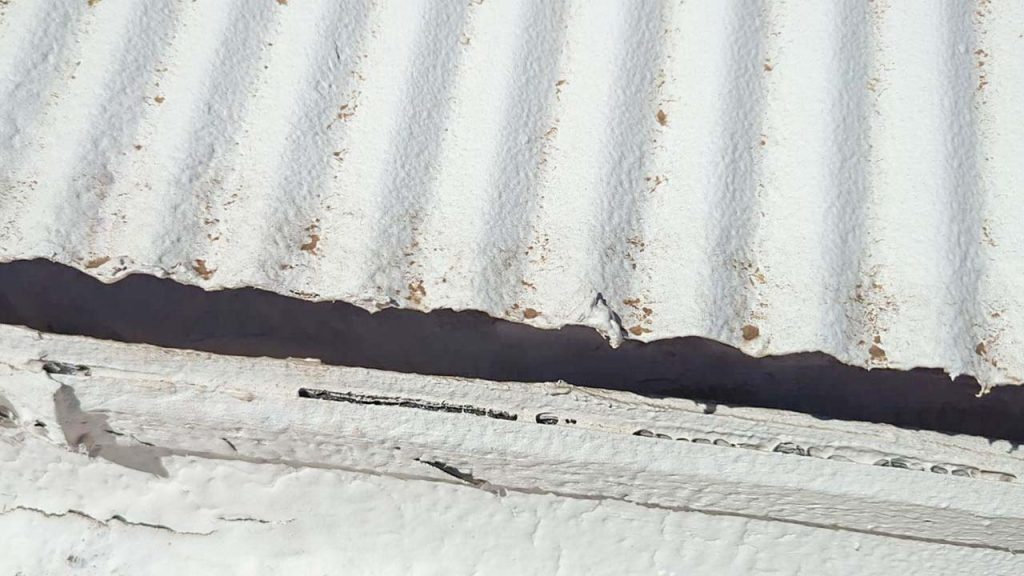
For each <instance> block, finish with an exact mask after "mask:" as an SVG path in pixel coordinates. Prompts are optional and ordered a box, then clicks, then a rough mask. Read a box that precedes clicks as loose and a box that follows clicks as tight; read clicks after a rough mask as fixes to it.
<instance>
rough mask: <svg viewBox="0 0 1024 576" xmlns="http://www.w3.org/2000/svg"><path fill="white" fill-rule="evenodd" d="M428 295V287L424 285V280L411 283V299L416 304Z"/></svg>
mask: <svg viewBox="0 0 1024 576" xmlns="http://www.w3.org/2000/svg"><path fill="white" fill-rule="evenodd" d="M426 295H427V289H426V288H424V287H423V281H422V280H417V281H415V282H410V283H409V300H412V301H413V303H414V304H419V303H420V302H422V301H423V298H424V297H425V296H426Z"/></svg>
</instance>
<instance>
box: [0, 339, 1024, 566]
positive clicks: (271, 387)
mask: <svg viewBox="0 0 1024 576" xmlns="http://www.w3.org/2000/svg"><path fill="white" fill-rule="evenodd" d="M0 344H2V347H0V349H2V350H0V397H2V399H3V405H4V406H5V407H6V410H4V411H3V414H5V415H6V417H5V426H2V427H0V535H2V537H3V540H4V542H5V543H8V546H6V547H5V548H7V553H5V554H4V555H3V556H2V557H0V568H3V569H4V570H5V571H6V572H11V573H15V572H17V571H19V570H20V571H22V572H24V573H26V574H28V573H53V572H57V573H60V572H65V571H67V572H71V571H77V572H78V573H84V574H109V573H139V572H144V573H170V572H172V571H173V572H174V573H180V570H181V569H182V568H183V567H185V568H191V569H194V570H196V571H197V572H199V573H209V572H212V571H216V572H218V573H228V574H232V573H249V572H252V571H258V572H260V571H262V572H265V571H267V570H270V571H279V570H291V571H300V572H303V573H334V572H337V571H338V570H339V569H341V568H342V567H343V568H344V570H345V571H354V572H358V573H382V574H391V573H404V574H407V573H410V572H434V571H439V570H445V571H447V572H450V573H455V574H475V573H489V574H490V573H562V574H575V573H585V574H621V573H636V572H643V573H664V574H723V573H762V572H771V571H777V572H779V573H787V574H788V573H793V574H795V573H798V572H801V571H802V572H805V573H806V572H810V573H823V572H827V573H836V574H844V573H849V574H891V573H893V571H894V570H898V571H900V572H905V573H907V574H934V573H942V572H946V571H950V570H954V571H956V570H968V571H972V572H982V573H986V574H1015V573H1019V572H1020V570H1021V563H1022V561H1021V560H1020V558H1021V556H1020V552H1021V551H1024V538H1022V537H1021V534H1024V518H1020V517H1019V515H1018V514H1017V513H1016V510H1019V509H1021V504H1022V503H1024V502H1022V498H1024V491H1022V490H1024V488H1022V484H1021V482H1020V481H1019V480H1018V479H1019V478H1024V461H1022V460H1021V459H1020V457H1019V455H1018V453H1017V450H1016V449H1015V448H1014V447H1012V446H1010V445H1009V444H1008V443H1005V442H989V441H987V440H984V439H981V438H974V437H966V436H946V435H942V434H938V433H928V432H915V431H906V430H899V429H894V428H891V427H889V426H884V425H871V424H857V423H844V422H839V421H819V420H815V419H813V418H811V417H808V416H803V415H798V414H791V413H785V412H777V411H769V410H761V409H749V408H730V407H725V406H720V407H718V408H717V410H715V411H714V412H713V413H710V414H709V413H706V411H705V410H704V408H705V407H704V406H701V405H698V404H695V403H693V402H690V401H685V400H671V399H669V400H652V399H644V398H639V397H636V396H633V395H631V394H626V393H620V392H607V391H593V390H585V389H580V388H576V387H573V386H570V385H568V384H564V383H551V384H525V383H496V382H487V381H480V380H467V379H454V378H445V377H429V376H420V375H411V374H396V373H389V372H380V371H373V370H364V369H354V368H343V367H328V366H322V365H320V364H319V363H316V362H310V361H303V360H269V359H252V358H238V357H227V356H216V355H211V354H205V353H198V352H188V351H175V350H165V349H160V348H155V347H151V346H139V345H127V344H119V343H113V342H105V341H98V340H92V339H88V338H82V337H69V336H55V335H46V334H39V333H36V332H33V331H30V330H26V329H23V328H15V327H8V326H0ZM300 388H304V389H307V390H333V391H335V392H336V393H337V394H342V395H347V396H345V397H344V398H341V400H345V401H328V400H318V399H315V398H309V397H306V398H303V397H300V395H299V392H298V390H299V389H300ZM306 395H307V396H311V395H313V396H315V395H314V394H306ZM384 399H402V400H401V401H385V400H384ZM488 414H490V415H488ZM512 415H514V416H515V419H514V420H512V419H511V418H512ZM540 415H543V417H540V418H538V416H540ZM552 419H554V420H555V421H557V424H554V425H552V424H543V423H539V422H538V421H539V420H540V421H544V422H551V421H552ZM637 432H640V433H641V434H645V435H647V436H649V437H644V436H638V435H636V433H637ZM677 438H686V439H687V441H681V440H678V439H677ZM799 454H803V456H801V455H799ZM879 459H889V460H893V459H899V461H900V462H901V463H902V464H904V465H906V466H907V469H902V468H899V467H891V466H880V465H877V464H878V461H879ZM936 463H943V464H944V465H947V466H949V467H950V468H953V467H954V466H957V467H959V468H960V469H963V470H967V471H968V473H967V474H966V475H964V476H954V475H951V474H939V473H935V472H931V471H929V468H930V467H931V466H933V465H935V464H936Z"/></svg>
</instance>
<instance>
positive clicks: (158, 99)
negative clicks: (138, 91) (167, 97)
mask: <svg viewBox="0 0 1024 576" xmlns="http://www.w3.org/2000/svg"><path fill="white" fill-rule="evenodd" d="M153 102H156V103H157V104H163V103H164V97H163V96H160V95H157V96H154V97H153Z"/></svg>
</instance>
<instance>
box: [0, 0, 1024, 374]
mask: <svg viewBox="0 0 1024 576" xmlns="http://www.w3.org/2000/svg"><path fill="white" fill-rule="evenodd" d="M1022 34H1024V4H1021V3H1020V2H1009V1H1005V2H993V1H990V0H978V1H977V2H974V1H966V0H953V1H939V0H907V1H898V2H897V1H892V0H877V1H874V2H865V1H862V0H838V1H834V2H794V1H783V0H764V1H761V2H740V1H717V0H706V1H688V2H675V1H668V0H666V1H661V2H658V1H653V0H648V1H640V2H625V1H622V2H618V1H611V0H600V1H591V0H586V1H583V0H579V1H577V0H566V1H556V2H551V1H546V0H524V1H495V0H486V1H480V0H474V1H467V2H456V1H444V2H433V1H403V2H396V1H384V0H381V1H371V0H365V1H362V0H347V1H344V2H339V1H335V0H302V1H292V2H280V1H272V0H261V1H254V2H219V1H210V0H201V1H198V2H193V1H172V0H157V1H146V2H143V1H118V2H115V1H109V0H102V1H99V2H86V1H85V0H81V1H68V2H35V1H30V0H8V1H7V2H3V3H2V4H0V38H2V41H0V258H2V259H5V260H11V259H24V258H31V257H43V258H50V259H53V260H56V261H59V262H63V263H66V264H70V265H74V266H76V267H79V268H81V269H83V270H86V271H87V272H89V273H90V274H93V275H95V276H97V277H99V278H101V279H104V280H114V279H117V278H119V277H122V276H124V275H125V274H129V273H132V272H144V273H150V274H156V275H166V276H171V277H173V278H175V279H177V280H180V281H183V282H189V283H195V284H199V285H201V286H203V287H206V288H211V289H213V288H224V287H238V286H257V287H262V288H266V289H270V290H274V291H277V292H280V293H284V294H290V295H295V296H298V297H301V298H309V299H316V300H320V299H339V300H345V301H349V302H354V303H357V304H359V305H361V306H364V307H367V308H370V309H377V308H380V307H386V306H407V307H414V308H419V309H423V310H431V309H437V308H454V309H477V310H483V311H486V312H487V313H489V314H491V315H493V316H495V317H500V318H507V319H512V320H516V321H522V322H526V323H530V324H533V325H536V326H541V327H548V328H553V327H558V326H562V325H565V324H589V325H593V326H595V327H598V328H599V329H601V330H603V331H605V332H606V333H607V334H608V335H609V338H610V339H611V340H612V341H613V343H614V342H616V341H618V340H619V339H621V338H637V339H642V340H652V339H659V338H669V337H676V336H684V335H699V336H703V337H709V338H713V339H716V340H720V341H723V342H727V343H729V344H732V345H734V346H737V347H740V348H742V349H743V350H744V351H746V352H747V353H749V354H752V355H766V354H783V353H790V352H797V351H809V350H820V351H824V352H827V353H829V354H832V355H834V356H836V357H837V358H839V359H841V360H842V361H844V362H847V363H851V364H855V365H860V366H867V367H881V366H885V367H896V368H910V367H914V366H931V367H941V368H944V369H945V370H947V371H948V372H949V373H951V374H958V373H967V374H972V375H974V376H977V377H978V379H979V380H980V381H981V382H982V384H983V385H986V386H987V385H993V384H1003V383H1019V382H1020V381H1021V378H1022V377H1024V352H1022V350H1024V296H1022V295H1024V236H1022V235H1021V234H1020V233H1019V230H1018V228H1019V223H1020V222H1021V221H1022V220H1024V203H1021V202H1020V197H1019V194H1020V187H1021V186H1022V184H1024V163H1022V162H1021V161H1020V158H1021V157H1022V155H1024V121H1022V117H1021V112H1020V102H1022V101H1024V57H1022V52H1024V37H1022Z"/></svg>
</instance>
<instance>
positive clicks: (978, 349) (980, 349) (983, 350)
mask: <svg viewBox="0 0 1024 576" xmlns="http://www.w3.org/2000/svg"><path fill="white" fill-rule="evenodd" d="M974 353H975V354H977V355H978V356H984V355H986V354H988V348H987V347H986V346H985V343H984V342H978V345H977V346H975V348H974Z"/></svg>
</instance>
